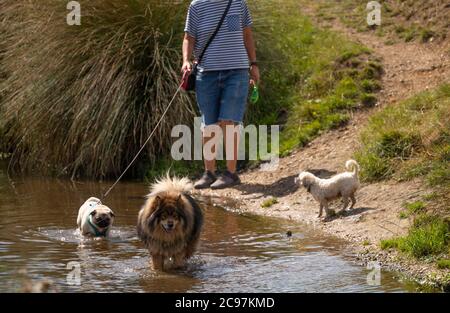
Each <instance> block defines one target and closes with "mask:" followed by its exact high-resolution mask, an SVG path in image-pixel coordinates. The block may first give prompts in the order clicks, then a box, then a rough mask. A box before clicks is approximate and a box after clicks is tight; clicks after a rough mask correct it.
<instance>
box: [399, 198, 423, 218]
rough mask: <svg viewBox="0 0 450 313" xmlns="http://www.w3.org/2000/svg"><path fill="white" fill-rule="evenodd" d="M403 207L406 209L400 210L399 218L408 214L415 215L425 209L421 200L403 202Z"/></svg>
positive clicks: (406, 216)
mask: <svg viewBox="0 0 450 313" xmlns="http://www.w3.org/2000/svg"><path fill="white" fill-rule="evenodd" d="M404 207H405V209H406V210H404V211H401V212H400V213H399V218H401V219H404V218H408V217H410V216H414V215H417V214H419V213H422V212H424V211H425V209H426V205H425V203H424V202H423V201H416V202H411V203H405V204H404Z"/></svg>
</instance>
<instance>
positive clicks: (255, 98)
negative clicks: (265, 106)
mask: <svg viewBox="0 0 450 313" xmlns="http://www.w3.org/2000/svg"><path fill="white" fill-rule="evenodd" d="M258 100H259V90H258V86H257V85H256V84H254V85H253V90H252V94H251V95H250V102H251V103H252V104H255V103H256V102H258Z"/></svg>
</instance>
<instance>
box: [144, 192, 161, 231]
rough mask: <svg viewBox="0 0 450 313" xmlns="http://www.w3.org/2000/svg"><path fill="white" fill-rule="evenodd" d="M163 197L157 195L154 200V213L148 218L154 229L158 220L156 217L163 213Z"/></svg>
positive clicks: (150, 225)
mask: <svg viewBox="0 0 450 313" xmlns="http://www.w3.org/2000/svg"><path fill="white" fill-rule="evenodd" d="M161 200H162V199H161V197H160V196H158V195H157V196H156V197H155V199H154V200H153V204H152V207H153V209H154V210H153V213H152V214H151V215H150V217H149V219H148V222H147V223H148V225H149V227H150V229H153V228H154V227H153V226H154V223H155V221H156V219H157V218H158V216H159V215H160V213H161Z"/></svg>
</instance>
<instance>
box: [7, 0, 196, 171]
mask: <svg viewBox="0 0 450 313" xmlns="http://www.w3.org/2000/svg"><path fill="white" fill-rule="evenodd" d="M80 3H81V6H82V15H83V16H82V25H81V26H68V25H67V24H66V14H67V13H68V11H67V10H66V7H65V3H64V5H62V4H61V2H60V1H56V0H39V1H37V0H36V1H25V0H17V1H8V2H2V3H1V4H0V6H1V7H0V12H1V13H0V22H1V24H0V30H1V31H0V33H1V34H2V36H3V38H2V43H3V49H0V59H1V60H2V69H3V71H5V72H6V73H7V74H8V75H7V77H6V79H5V80H3V81H1V80H0V84H1V85H0V94H2V95H4V99H3V101H2V103H1V105H0V110H1V111H0V112H1V119H0V123H1V124H0V128H2V129H3V130H4V132H5V134H4V138H6V142H3V145H4V146H5V147H6V149H7V150H8V151H10V152H12V153H13V158H12V161H13V165H14V168H16V169H19V170H21V171H30V170H39V171H40V172H42V171H43V172H46V173H53V174H56V175H70V176H78V175H80V176H90V177H103V176H108V175H116V174H117V173H118V172H119V171H120V170H121V169H123V168H124V166H125V164H127V162H129V161H130V159H131V158H132V157H133V155H134V153H135V152H136V151H137V150H138V149H139V146H140V145H141V144H142V143H143V142H144V141H145V139H146V137H147V136H148V134H149V133H150V131H151V130H152V129H153V127H154V126H155V124H156V122H157V120H158V118H159V117H160V115H161V113H162V111H163V109H164V108H165V107H166V106H167V104H168V101H169V100H170V98H171V95H172V94H173V93H174V92H175V90H176V89H177V84H178V81H179V67H180V64H179V63H180V57H179V53H180V52H179V50H180V45H181V39H182V32H183V21H184V18H185V13H186V7H187V2H179V1H178V2H176V1H174V2H167V1H165V0H111V1H103V0H90V1H80ZM180 21H181V22H180ZM193 108H194V106H193V102H192V100H190V99H189V98H188V97H187V96H186V95H183V96H181V97H179V98H178V99H177V101H176V102H175V104H174V106H173V107H172V109H171V110H170V112H169V114H168V116H167V118H166V120H165V122H164V123H163V125H162V127H160V129H159V130H158V132H157V135H156V136H155V139H154V140H153V142H152V143H151V144H150V145H148V147H147V149H146V151H145V154H144V155H143V156H142V158H141V160H150V161H153V160H155V158H156V156H158V155H159V154H161V153H163V152H165V151H167V149H168V147H169V146H170V140H167V138H170V130H171V128H172V126H173V125H174V124H177V123H180V122H183V121H187V120H190V119H191V117H192V116H193V115H194V109H193Z"/></svg>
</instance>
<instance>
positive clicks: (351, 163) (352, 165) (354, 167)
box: [345, 160, 359, 176]
mask: <svg viewBox="0 0 450 313" xmlns="http://www.w3.org/2000/svg"><path fill="white" fill-rule="evenodd" d="M345 168H346V169H347V171H349V172H353V175H354V176H358V172H359V164H358V162H356V161H355V160H348V161H347V162H345Z"/></svg>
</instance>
